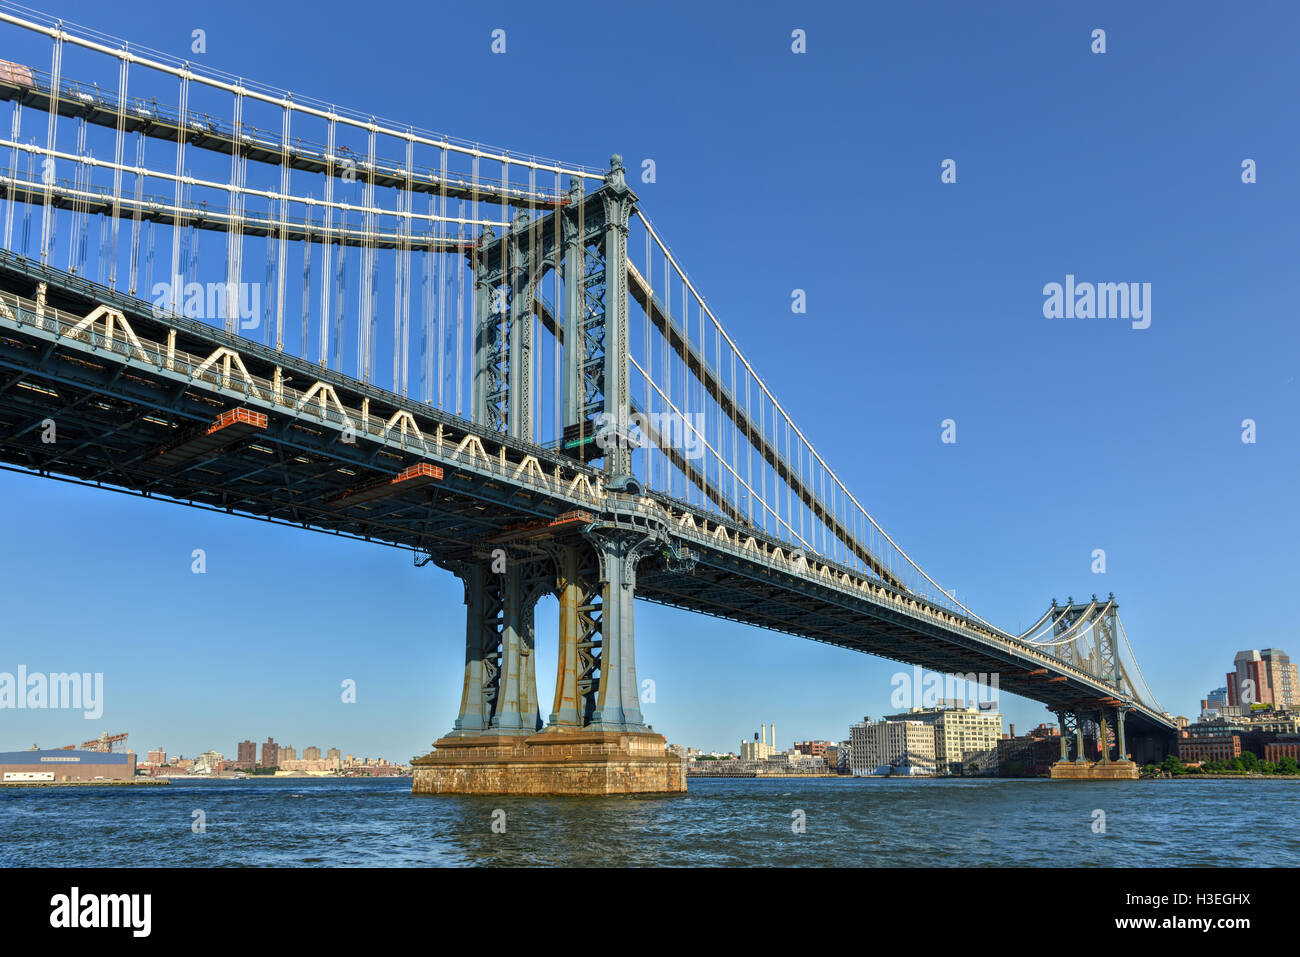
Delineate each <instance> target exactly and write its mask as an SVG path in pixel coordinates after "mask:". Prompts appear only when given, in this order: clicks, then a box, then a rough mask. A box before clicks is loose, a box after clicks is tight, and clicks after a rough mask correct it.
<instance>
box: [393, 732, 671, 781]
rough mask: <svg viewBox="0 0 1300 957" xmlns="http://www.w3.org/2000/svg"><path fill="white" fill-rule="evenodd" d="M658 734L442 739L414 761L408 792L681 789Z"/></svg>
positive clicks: (541, 735)
mask: <svg viewBox="0 0 1300 957" xmlns="http://www.w3.org/2000/svg"><path fill="white" fill-rule="evenodd" d="M665 745H666V741H665V739H664V736H663V735H662V734H655V733H654V732H644V733H641V732H629V733H619V732H612V731H593V732H584V731H577V732H571V733H565V734H549V733H546V732H542V733H540V734H534V735H531V736H530V737H527V738H519V737H513V736H507V735H499V736H484V737H478V738H443V739H441V740H440V741H438V742H437V744H436V746H435V747H436V750H434V751H433V753H431V754H429V755H426V756H425V757H423V758H417V759H416V760H415V761H414V762H413V764H414V766H415V771H414V774H415V783H414V784H413V785H412V788H411V790H412V793H414V794H571V795H579V794H584V795H602V794H646V793H672V792H681V791H685V790H686V775H685V771H684V769H683V765H682V760H681V758H679V757H678V756H677V755H675V754H672V753H671V752H669V751H668V750H667V748H666V747H665Z"/></svg>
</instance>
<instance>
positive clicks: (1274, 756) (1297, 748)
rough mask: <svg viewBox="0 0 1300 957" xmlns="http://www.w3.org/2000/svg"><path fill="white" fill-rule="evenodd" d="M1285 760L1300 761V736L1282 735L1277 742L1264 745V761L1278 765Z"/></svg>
mask: <svg viewBox="0 0 1300 957" xmlns="http://www.w3.org/2000/svg"><path fill="white" fill-rule="evenodd" d="M1283 758H1291V759H1292V760H1294V761H1300V735H1295V734H1280V735H1278V736H1277V738H1276V740H1274V741H1271V742H1269V743H1268V744H1266V745H1264V760H1265V761H1272V762H1273V763H1274V764H1276V763H1277V762H1278V761H1281V760H1282V759H1283Z"/></svg>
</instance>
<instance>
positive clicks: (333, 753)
mask: <svg viewBox="0 0 1300 957" xmlns="http://www.w3.org/2000/svg"><path fill="white" fill-rule="evenodd" d="M325 757H327V758H329V759H330V760H331V761H337V762H339V763H340V764H342V763H343V754H342V752H340V751H339V749H338V748H330V749H329V750H328V751H326V752H325Z"/></svg>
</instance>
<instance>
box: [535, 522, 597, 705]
mask: <svg viewBox="0 0 1300 957" xmlns="http://www.w3.org/2000/svg"><path fill="white" fill-rule="evenodd" d="M585 551H587V549H584V548H583V547H582V546H580V545H562V546H560V547H559V548H558V549H557V555H556V560H557V565H558V568H557V575H556V587H557V592H558V597H559V600H560V616H559V619H560V620H559V625H560V647H559V656H558V661H557V663H556V677H555V703H554V705H553V707H552V709H551V714H550V719H549V721H548V722H547V724H548V728H555V729H557V730H558V729H565V728H575V729H576V728H581V727H582V726H583V725H584V724H585V723H586V721H587V719H588V717H589V713H590V711H591V710H592V709H590V708H588V707H587V704H588V700H587V699H588V698H589V697H591V694H590V692H591V691H592V690H594V689H592V688H591V687H590V680H588V681H586V682H584V681H583V680H582V679H583V678H584V677H585V676H586V674H585V673H586V672H587V671H588V670H589V669H588V668H585V667H584V657H585V658H586V659H587V662H588V663H590V662H591V658H592V646H593V644H594V645H596V646H599V643H600V642H599V637H598V636H597V634H596V632H597V628H598V626H597V623H596V621H595V619H594V618H593V615H592V613H593V611H594V610H596V608H597V607H598V606H596V604H595V595H594V594H593V591H594V590H595V588H597V587H599V586H598V585H597V584H596V583H595V582H593V579H594V578H595V577H596V576H595V575H594V574H592V572H591V570H590V569H588V568H586V567H585V565H586V563H584V561H583V557H584V552H585ZM584 651H585V652H586V655H585V656H584V654H583V652H584ZM584 684H585V685H587V686H588V687H587V688H586V689H584V687H583V685H584ZM584 690H585V691H586V692H587V693H584ZM593 704H594V702H593Z"/></svg>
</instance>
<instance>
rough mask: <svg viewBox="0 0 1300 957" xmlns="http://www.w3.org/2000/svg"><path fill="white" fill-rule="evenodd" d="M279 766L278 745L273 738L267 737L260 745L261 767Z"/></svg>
mask: <svg viewBox="0 0 1300 957" xmlns="http://www.w3.org/2000/svg"><path fill="white" fill-rule="evenodd" d="M279 766H280V746H279V745H278V744H276V743H275V739H274V738H270V737H268V738H267V739H266V742H265V743H264V744H263V745H262V767H264V768H278V767H279Z"/></svg>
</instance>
